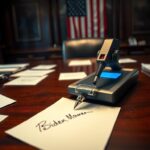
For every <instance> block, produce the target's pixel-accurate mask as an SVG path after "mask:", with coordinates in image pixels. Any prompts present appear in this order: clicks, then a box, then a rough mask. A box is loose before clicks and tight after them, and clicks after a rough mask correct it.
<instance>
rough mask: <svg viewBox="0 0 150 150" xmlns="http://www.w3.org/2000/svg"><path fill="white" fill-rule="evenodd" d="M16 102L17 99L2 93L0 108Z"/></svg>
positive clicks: (0, 95)
mask: <svg viewBox="0 0 150 150" xmlns="http://www.w3.org/2000/svg"><path fill="white" fill-rule="evenodd" d="M14 102H16V101H15V100H13V99H11V98H9V97H6V96H4V95H2V94H0V108H2V107H5V106H7V105H10V104H12V103H14Z"/></svg>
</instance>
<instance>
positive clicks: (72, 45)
mask: <svg viewBox="0 0 150 150" xmlns="http://www.w3.org/2000/svg"><path fill="white" fill-rule="evenodd" d="M102 43H103V39H98V38H97V39H96V38H87V39H73V40H66V41H64V42H63V45H62V54H63V60H64V61H66V60H67V59H71V58H90V57H96V56H97V52H98V50H99V49H100V48H101V46H102Z"/></svg>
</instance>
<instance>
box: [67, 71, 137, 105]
mask: <svg viewBox="0 0 150 150" xmlns="http://www.w3.org/2000/svg"><path fill="white" fill-rule="evenodd" d="M104 71H107V72H108V73H114V71H112V70H104ZM119 73H120V74H121V76H120V77H117V78H115V79H114V78H109V77H106V78H105V77H101V78H99V80H98V82H97V84H96V85H94V84H93V78H94V75H95V73H92V74H90V75H89V76H87V77H86V78H84V79H81V80H79V81H77V82H75V83H72V84H70V85H69V86H68V91H69V93H70V94H73V95H84V96H85V98H86V99H89V100H90V99H93V100H94V101H99V102H106V103H110V104H115V103H116V102H117V101H119V100H120V98H121V97H122V96H123V95H124V94H125V92H127V90H128V89H129V88H130V87H131V86H132V85H134V84H135V83H136V81H137V78H138V74H139V72H138V70H136V69H128V68H123V69H122V70H121V71H119Z"/></svg>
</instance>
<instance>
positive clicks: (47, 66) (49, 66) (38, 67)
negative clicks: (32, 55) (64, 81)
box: [31, 64, 56, 70]
mask: <svg viewBox="0 0 150 150" xmlns="http://www.w3.org/2000/svg"><path fill="white" fill-rule="evenodd" d="M54 67H56V65H55V64H52V65H38V66H35V67H33V68H31V69H33V70H49V69H52V68H54Z"/></svg>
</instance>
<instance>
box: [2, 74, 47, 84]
mask: <svg viewBox="0 0 150 150" xmlns="http://www.w3.org/2000/svg"><path fill="white" fill-rule="evenodd" d="M46 77H47V75H45V76H41V77H29V76H28V77H19V78H17V79H14V80H12V81H10V82H7V83H5V84H4V86H15V85H18V86H25V85H26V86H28V85H37V84H38V83H39V82H41V81H42V80H44V79H45V78H46Z"/></svg>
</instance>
